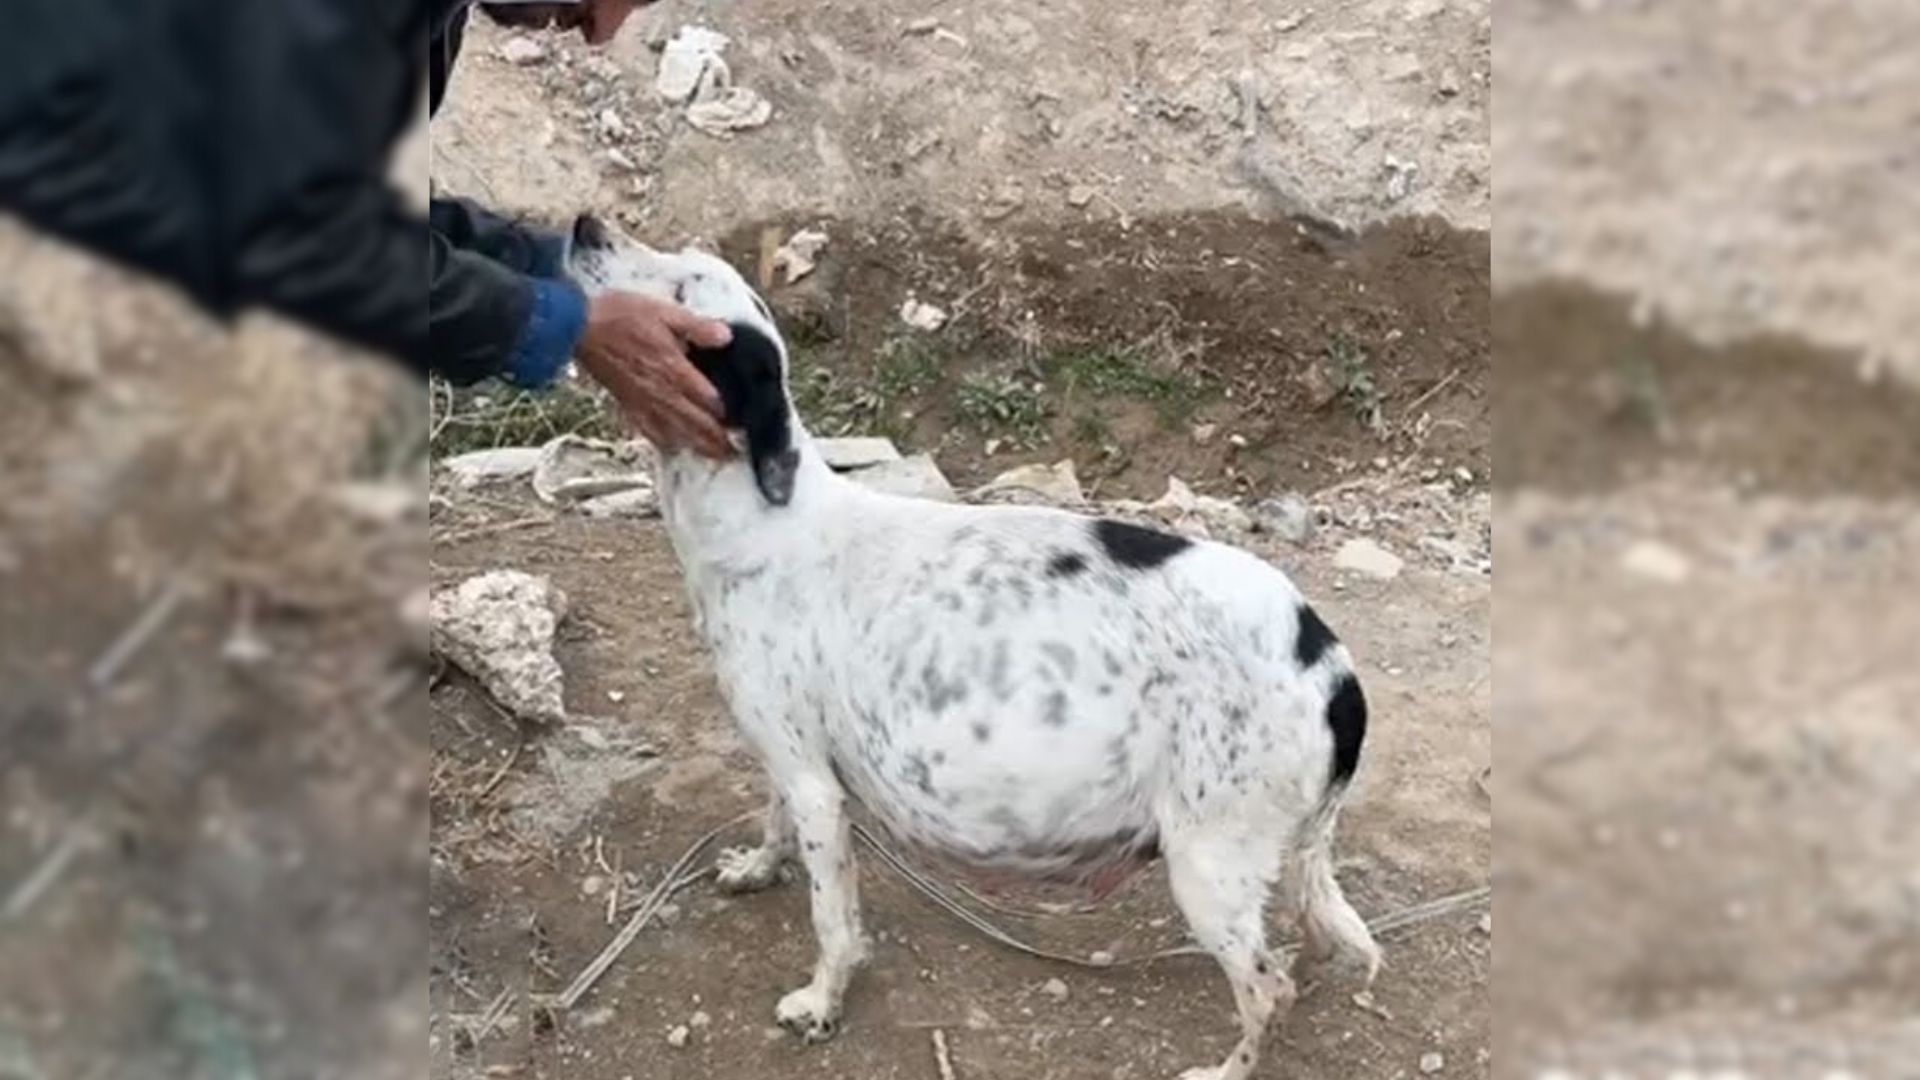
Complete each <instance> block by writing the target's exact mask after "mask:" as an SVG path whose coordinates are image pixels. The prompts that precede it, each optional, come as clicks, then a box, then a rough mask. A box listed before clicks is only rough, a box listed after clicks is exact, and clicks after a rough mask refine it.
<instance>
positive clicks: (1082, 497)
mask: <svg viewBox="0 0 1920 1080" xmlns="http://www.w3.org/2000/svg"><path fill="white" fill-rule="evenodd" d="M968 498H969V499H970V500H971V501H973V502H985V503H1015V504H1019V505H1023V506H1080V505H1082V504H1084V503H1085V502H1086V501H1087V497H1086V494H1085V493H1084V492H1082V491H1081V489H1080V477H1079V476H1078V475H1077V474H1076V473H1075V472H1074V469H1073V459H1072V458H1067V459H1065V460H1063V461H1059V462H1055V463H1054V464H1052V465H1022V466H1020V467H1019V468H1017V469H1008V470H1007V471H1006V472H1003V473H1001V474H1000V475H999V476H996V477H994V478H993V479H992V480H989V481H987V482H986V484H984V485H982V486H981V487H978V488H975V489H974V491H973V493H972V494H971V495H969V496H968Z"/></svg>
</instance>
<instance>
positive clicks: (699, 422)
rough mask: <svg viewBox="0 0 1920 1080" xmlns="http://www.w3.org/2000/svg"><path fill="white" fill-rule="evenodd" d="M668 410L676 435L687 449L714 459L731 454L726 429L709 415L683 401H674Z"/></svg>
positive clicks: (723, 458) (731, 444)
mask: <svg viewBox="0 0 1920 1080" xmlns="http://www.w3.org/2000/svg"><path fill="white" fill-rule="evenodd" d="M669 411H670V412H671V413H672V415H673V419H674V423H675V425H676V426H677V428H678V432H677V435H678V437H679V438H680V440H681V441H682V445H684V446H686V448H687V449H689V450H693V451H695V452H696V453H699V454H700V455H701V456H703V457H710V458H713V459H715V460H725V459H727V458H730V457H732V456H733V443H731V442H730V441H728V439H727V432H726V429H725V428H723V427H721V426H720V422H719V421H717V420H715V419H714V418H713V417H712V416H711V415H709V414H708V413H706V412H703V411H702V410H701V409H700V408H699V407H698V406H696V405H693V404H692V403H690V402H685V401H681V402H675V403H674V404H673V405H671V406H669Z"/></svg>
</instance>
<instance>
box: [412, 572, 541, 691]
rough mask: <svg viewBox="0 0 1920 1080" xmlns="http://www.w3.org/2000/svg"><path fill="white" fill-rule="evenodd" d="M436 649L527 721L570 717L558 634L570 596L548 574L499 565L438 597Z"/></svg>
mask: <svg viewBox="0 0 1920 1080" xmlns="http://www.w3.org/2000/svg"><path fill="white" fill-rule="evenodd" d="M431 612H432V618H433V638H432V640H433V651H434V652H436V653H438V654H440V655H441V656H444V657H446V658H447V659H448V660H449V661H451V662H452V663H453V664H454V665H456V666H457V667H459V668H460V669H461V670H462V671H465V672H466V673H467V674H469V675H472V676H473V677H474V678H475V679H477V680H479V682H480V685H481V686H483V687H485V688H486V691H487V693H489V694H492V695H493V698H494V700H495V701H498V702H499V703H500V705H501V707H502V708H504V709H506V710H507V711H508V712H510V713H512V714H513V715H515V716H517V717H520V718H521V719H523V720H531V721H535V722H537V723H544V724H557V723H562V722H564V721H565V720H566V718H567V708H566V704H565V702H564V700H563V699H562V695H561V690H562V676H561V672H560V662H559V661H558V660H555V659H554V658H553V635H554V631H555V630H556V629H557V628H558V627H559V625H560V620H561V619H564V618H565V617H566V613H567V598H566V594H564V593H562V592H561V591H560V590H559V589H557V588H555V587H554V586H553V584H552V583H551V582H549V581H548V580H547V579H545V578H542V577H536V576H534V575H532V574H527V573H522V572H520V571H518V570H494V571H490V572H488V573H485V574H480V575H478V576H475V577H470V578H468V579H467V580H465V581H463V582H461V583H460V584H458V585H456V586H454V587H453V588H451V589H443V590H439V591H436V592H435V593H434V594H433V601H432V606H431Z"/></svg>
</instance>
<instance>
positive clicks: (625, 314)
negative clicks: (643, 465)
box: [574, 292, 734, 459]
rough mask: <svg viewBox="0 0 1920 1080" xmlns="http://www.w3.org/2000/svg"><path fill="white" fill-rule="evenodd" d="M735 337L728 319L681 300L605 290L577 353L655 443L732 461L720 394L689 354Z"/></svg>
mask: <svg viewBox="0 0 1920 1080" xmlns="http://www.w3.org/2000/svg"><path fill="white" fill-rule="evenodd" d="M732 336H733V335H732V332H731V331H730V330H728V329H727V325H726V324H725V323H722V322H716V321H714V320H712V319H703V318H700V317H699V316H697V315H695V314H694V313H693V312H691V311H688V310H687V309H686V308H684V307H681V306H680V305H679V304H675V303H672V302H670V301H667V300H661V299H657V298H655V297H651V296H645V295H642V294H640V293H633V292H605V293H601V294H599V295H597V296H595V297H593V298H592V299H591V300H590V301H589V302H588V306H587V325H586V329H585V330H584V331H582V333H581V335H580V341H579V344H578V345H577V346H575V349H574V355H575V356H576V357H577V358H578V360H579V362H580V366H581V368H582V369H583V370H585V371H586V373H587V374H588V375H590V376H591V377H592V378H593V380H594V381H595V382H597V383H599V384H600V385H601V386H604V387H606V388H607V392H608V393H610V394H612V395H613V398H614V400H615V401H617V402H619V404H620V411H621V412H622V413H624V414H625V415H626V417H627V420H628V422H629V423H631V424H633V426H634V427H636V428H638V429H639V430H640V434H642V435H644V436H646V437H647V439H648V441H650V442H652V443H653V444H654V445H655V446H657V447H659V448H660V449H661V450H663V451H672V450H692V451H694V452H696V453H699V454H702V455H704V456H706V457H710V458H716V459H725V458H729V457H732V456H733V454H734V449H733V444H732V443H731V442H729V441H728V439H727V433H726V430H725V429H724V428H722V427H721V424H720V417H721V407H720V395H719V393H718V392H717V391H715V390H714V388H713V384H712V383H709V382H708V381H707V379H706V377H705V376H703V375H701V374H700V372H699V371H698V370H696V369H695V368H694V366H693V364H692V363H690V362H689V361H688V360H687V347H688V346H689V345H693V346H700V347H703V348H719V347H721V346H723V345H725V344H726V343H727V342H728V341H729V340H730V339H731V338H732Z"/></svg>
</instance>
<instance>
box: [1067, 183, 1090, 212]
mask: <svg viewBox="0 0 1920 1080" xmlns="http://www.w3.org/2000/svg"><path fill="white" fill-rule="evenodd" d="M1093 194H1094V192H1093V189H1092V188H1091V187H1088V186H1087V185H1086V184H1075V185H1073V186H1072V187H1070V188H1068V189H1067V205H1068V206H1071V207H1074V208H1076V209H1078V208H1080V207H1083V206H1085V205H1087V204H1088V203H1090V202H1092V201H1093Z"/></svg>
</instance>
